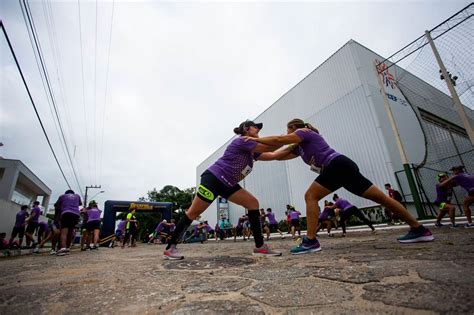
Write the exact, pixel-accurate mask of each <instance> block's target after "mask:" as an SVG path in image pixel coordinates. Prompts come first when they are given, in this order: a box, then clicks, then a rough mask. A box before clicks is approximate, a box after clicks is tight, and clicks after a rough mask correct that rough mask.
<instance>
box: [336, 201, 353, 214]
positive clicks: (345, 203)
mask: <svg viewBox="0 0 474 315" xmlns="http://www.w3.org/2000/svg"><path fill="white" fill-rule="evenodd" d="M334 205H335V206H336V208H339V209H341V212H344V211H346V210H347V209H349V208H351V207H353V205H352V204H351V203H350V202H349V201H347V200H345V199H342V198H339V199H337V201H336V203H335V204H334Z"/></svg>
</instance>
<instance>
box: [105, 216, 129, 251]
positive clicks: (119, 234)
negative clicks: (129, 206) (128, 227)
mask: <svg viewBox="0 0 474 315" xmlns="http://www.w3.org/2000/svg"><path fill="white" fill-rule="evenodd" d="M126 223H127V220H123V219H122V221H120V222H119V224H118V225H117V229H116V230H115V238H114V240H113V241H112V242H110V244H109V248H114V247H115V242H119V244H120V243H122V242H123V236H124V235H125V224H126Z"/></svg>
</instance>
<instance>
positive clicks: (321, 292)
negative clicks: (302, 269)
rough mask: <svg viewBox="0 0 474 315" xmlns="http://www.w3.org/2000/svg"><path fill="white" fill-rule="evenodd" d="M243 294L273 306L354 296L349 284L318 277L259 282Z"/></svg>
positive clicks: (327, 300)
mask: <svg viewBox="0 0 474 315" xmlns="http://www.w3.org/2000/svg"><path fill="white" fill-rule="evenodd" d="M242 294H243V295H245V296H248V297H250V298H252V299H254V300H256V301H259V302H262V303H265V304H268V305H270V306H272V307H292V306H311V305H325V304H333V303H339V302H342V301H346V300H351V299H352V298H353V294H352V293H351V292H350V290H349V289H348V288H347V285H343V284H338V283H334V282H330V281H326V280H320V279H316V278H305V279H297V280H291V279H287V280H286V279H285V280H281V281H279V282H274V281H264V282H259V283H258V284H256V285H255V286H253V287H250V288H249V289H247V290H245V291H244V292H242Z"/></svg>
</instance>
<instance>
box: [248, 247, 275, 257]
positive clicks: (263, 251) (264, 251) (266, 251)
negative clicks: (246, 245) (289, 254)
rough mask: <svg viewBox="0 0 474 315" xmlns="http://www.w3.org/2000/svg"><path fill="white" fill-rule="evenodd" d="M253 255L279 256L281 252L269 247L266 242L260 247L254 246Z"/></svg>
mask: <svg viewBox="0 0 474 315" xmlns="http://www.w3.org/2000/svg"><path fill="white" fill-rule="evenodd" d="M253 255H254V256H270V257H271V256H281V252H277V251H276V250H273V249H271V248H270V247H269V246H268V245H267V244H263V245H262V247H259V248H257V247H255V248H254V249H253Z"/></svg>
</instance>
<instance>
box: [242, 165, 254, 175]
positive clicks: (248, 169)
mask: <svg viewBox="0 0 474 315" xmlns="http://www.w3.org/2000/svg"><path fill="white" fill-rule="evenodd" d="M251 171H252V168H251V167H250V166H248V165H247V166H246V167H245V168H244V169H243V170H242V175H244V176H247V175H248V174H250V172H251Z"/></svg>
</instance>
